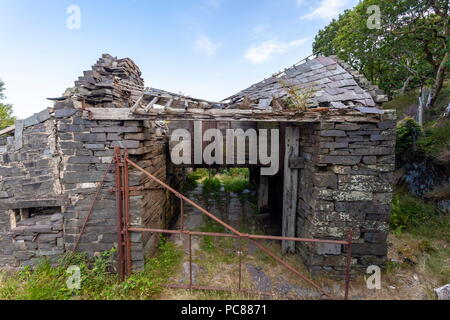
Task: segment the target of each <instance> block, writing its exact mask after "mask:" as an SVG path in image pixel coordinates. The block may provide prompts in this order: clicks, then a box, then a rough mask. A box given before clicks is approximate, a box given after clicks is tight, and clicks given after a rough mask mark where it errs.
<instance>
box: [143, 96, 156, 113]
mask: <svg viewBox="0 0 450 320" xmlns="http://www.w3.org/2000/svg"><path fill="white" fill-rule="evenodd" d="M158 100H159V97H154V98H153V99H152V101H150V103H149V104H148V105H147V106H146V107H145V108H144V110H145V111H146V112H148V111H149V110H150V109H153V107H154V106H155V104H156V103H157V102H158Z"/></svg>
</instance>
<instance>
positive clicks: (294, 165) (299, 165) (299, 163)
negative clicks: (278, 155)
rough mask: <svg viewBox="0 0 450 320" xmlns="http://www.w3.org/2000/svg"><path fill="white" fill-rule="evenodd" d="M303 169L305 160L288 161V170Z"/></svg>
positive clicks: (294, 158) (291, 159) (297, 158)
mask: <svg viewBox="0 0 450 320" xmlns="http://www.w3.org/2000/svg"><path fill="white" fill-rule="evenodd" d="M304 167H305V160H304V159H303V158H301V157H291V158H290V159H289V168H291V169H303V168H304Z"/></svg>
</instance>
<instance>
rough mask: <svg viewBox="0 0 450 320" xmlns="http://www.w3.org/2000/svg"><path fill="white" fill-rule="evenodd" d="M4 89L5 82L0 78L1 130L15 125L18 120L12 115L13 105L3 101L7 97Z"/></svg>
mask: <svg viewBox="0 0 450 320" xmlns="http://www.w3.org/2000/svg"><path fill="white" fill-rule="evenodd" d="M4 91H5V83H4V82H3V81H1V80H0V130H1V129H4V128H6V127H9V126H11V125H13V124H14V121H15V120H16V119H15V117H14V116H13V115H12V112H13V111H12V105H10V104H5V103H3V102H2V101H3V100H4V99H5V98H6V97H5V94H4Z"/></svg>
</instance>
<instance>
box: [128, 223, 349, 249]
mask: <svg viewBox="0 0 450 320" xmlns="http://www.w3.org/2000/svg"><path fill="white" fill-rule="evenodd" d="M129 230H130V231H131V232H155V233H165V234H179V233H190V234H192V235H194V236H213V237H228V238H235V239H238V238H240V237H242V238H248V239H253V240H292V241H297V242H323V243H336V244H343V245H348V244H349V243H348V241H338V240H319V239H303V238H288V237H277V236H261V235H252V234H244V233H243V234H242V235H240V236H239V235H234V234H228V233H214V232H212V233H211V232H197V231H187V230H165V229H152V228H135V227H131V228H129Z"/></svg>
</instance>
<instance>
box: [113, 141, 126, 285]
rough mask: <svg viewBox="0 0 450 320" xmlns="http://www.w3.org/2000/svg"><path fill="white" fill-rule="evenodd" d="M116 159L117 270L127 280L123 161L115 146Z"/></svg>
mask: <svg viewBox="0 0 450 320" xmlns="http://www.w3.org/2000/svg"><path fill="white" fill-rule="evenodd" d="M114 151H115V155H114V161H115V164H116V167H115V174H114V179H115V185H116V207H117V235H118V241H117V246H118V251H119V252H118V261H117V271H118V273H119V277H120V279H121V280H122V281H123V280H125V264H124V248H123V245H124V244H123V212H122V210H123V203H122V200H123V197H122V189H123V188H122V172H121V171H122V169H121V167H122V165H123V163H122V161H121V155H120V149H119V148H115V150H114Z"/></svg>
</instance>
